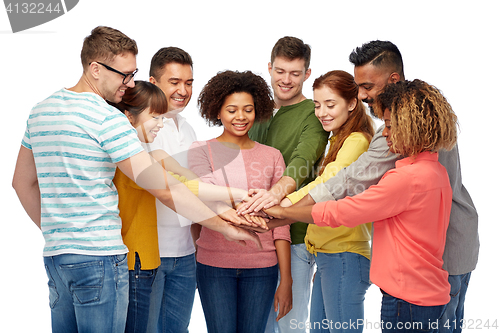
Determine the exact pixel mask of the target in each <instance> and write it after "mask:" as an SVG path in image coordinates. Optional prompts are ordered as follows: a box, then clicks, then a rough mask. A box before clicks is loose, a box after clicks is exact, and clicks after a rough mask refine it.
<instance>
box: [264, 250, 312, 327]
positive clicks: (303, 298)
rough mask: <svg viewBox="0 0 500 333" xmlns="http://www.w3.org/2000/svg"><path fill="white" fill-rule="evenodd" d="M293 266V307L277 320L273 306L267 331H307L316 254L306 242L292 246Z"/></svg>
mask: <svg viewBox="0 0 500 333" xmlns="http://www.w3.org/2000/svg"><path fill="white" fill-rule="evenodd" d="M290 251H291V268H292V280H293V285H292V297H293V307H292V310H290V312H288V314H287V315H286V316H284V317H283V318H281V319H280V321H279V322H276V316H277V313H276V312H274V307H271V314H270V316H269V319H268V323H267V326H266V333H274V332H275V333H305V332H306V329H305V326H304V325H305V323H306V321H307V320H308V318H309V300H310V298H311V281H312V277H313V274H314V255H313V254H311V253H309V251H307V248H306V244H304V243H301V244H293V245H291V246H290Z"/></svg>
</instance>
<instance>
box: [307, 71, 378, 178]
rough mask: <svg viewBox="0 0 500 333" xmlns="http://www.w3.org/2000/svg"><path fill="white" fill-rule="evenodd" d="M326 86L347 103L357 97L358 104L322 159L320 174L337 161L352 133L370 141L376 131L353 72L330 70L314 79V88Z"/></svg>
mask: <svg viewBox="0 0 500 333" xmlns="http://www.w3.org/2000/svg"><path fill="white" fill-rule="evenodd" d="M324 86H325V87H328V88H329V89H331V90H332V91H334V92H336V93H337V94H339V95H340V97H342V98H343V99H344V100H345V101H346V102H347V103H349V102H350V101H352V100H354V99H355V100H356V106H355V108H354V109H353V110H352V111H351V114H350V116H349V118H348V119H347V121H346V122H345V123H344V124H343V125H342V126H341V127H340V128H339V130H338V133H337V136H336V139H335V142H334V144H333V145H330V148H329V150H328V153H327V154H326V156H325V157H324V158H323V159H322V160H321V163H320V167H319V174H322V173H323V171H324V169H325V168H326V166H327V165H328V163H330V162H333V161H335V159H336V158H337V153H338V152H339V150H340V148H342V145H343V144H344V141H345V140H346V139H347V137H348V136H349V135H351V133H353V132H361V133H362V134H363V135H364V136H365V138H366V139H367V140H368V141H371V139H372V137H373V134H374V133H375V132H374V130H373V120H372V119H371V118H370V116H369V115H368V114H367V113H366V108H365V106H364V105H363V103H360V102H359V100H358V85H357V84H356V82H355V81H354V77H353V76H352V75H351V74H349V73H347V72H345V71H340V70H335V71H330V72H328V73H326V74H323V75H321V76H320V77H318V78H317V79H316V80H315V81H314V83H313V90H316V89H319V88H321V87H324Z"/></svg>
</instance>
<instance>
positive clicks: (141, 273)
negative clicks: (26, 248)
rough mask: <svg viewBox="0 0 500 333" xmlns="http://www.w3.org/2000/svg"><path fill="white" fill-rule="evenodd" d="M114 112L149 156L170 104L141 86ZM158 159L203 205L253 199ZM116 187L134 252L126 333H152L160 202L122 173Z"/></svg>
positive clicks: (127, 238) (164, 158) (164, 156)
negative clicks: (149, 329) (125, 120)
mask: <svg viewBox="0 0 500 333" xmlns="http://www.w3.org/2000/svg"><path fill="white" fill-rule="evenodd" d="M114 106H115V107H117V108H118V109H119V110H120V111H122V112H123V113H124V114H125V115H126V116H127V118H128V119H129V121H130V123H131V124H132V126H133V127H134V128H135V129H136V130H137V135H138V137H139V140H140V141H141V142H142V143H143V145H144V146H145V147H144V148H146V150H147V144H148V143H151V142H153V140H154V139H155V137H156V135H157V133H158V131H159V130H160V129H161V128H162V127H163V117H164V113H165V112H166V110H167V109H168V108H167V99H166V97H165V95H164V94H163V92H162V91H161V89H160V88H158V87H157V86H155V85H154V84H152V83H149V82H146V81H135V87H134V88H129V89H127V90H126V92H125V95H124V96H123V99H122V101H121V102H120V103H119V104H116V105H115V104H114ZM154 157H155V158H157V159H160V160H161V161H160V162H161V163H162V165H163V167H164V169H165V170H168V172H169V173H170V174H171V175H172V176H174V177H175V178H176V179H177V180H179V181H180V182H181V183H183V184H184V185H186V186H187V187H188V188H189V190H190V191H191V192H193V193H194V194H195V195H196V196H198V197H199V199H200V200H202V201H241V200H242V199H243V198H245V197H246V196H247V192H246V191H244V190H241V189H233V188H226V187H221V186H214V185H211V184H206V183H203V182H198V180H196V178H198V177H197V176H196V175H195V174H194V173H192V172H191V171H189V170H187V169H185V168H183V167H181V166H180V165H179V164H178V163H177V162H176V161H175V160H174V159H173V158H169V156H168V155H167V154H166V153H164V154H162V155H161V156H154ZM172 171H174V172H175V173H178V174H175V173H173V172H172ZM166 172H167V171H166ZM159 181H162V180H159ZM113 183H114V184H115V186H116V188H117V191H118V198H119V202H118V208H119V211H120V217H121V220H122V237H123V242H124V243H125V245H127V247H128V249H129V255H128V268H129V307H128V313H127V325H126V330H125V331H126V332H146V329H147V322H148V316H149V303H150V294H151V287H152V283H153V281H154V278H155V275H156V270H157V268H158V266H159V265H160V253H159V249H158V229H157V224H156V206H155V201H156V200H155V197H154V196H153V195H152V194H150V193H149V192H148V191H146V190H144V189H143V188H141V187H139V186H138V185H136V184H135V182H134V181H132V180H131V179H130V178H128V177H127V176H125V174H123V173H122V172H121V171H120V170H119V169H117V170H116V174H115V178H114V179H113ZM184 185H181V184H177V185H173V186H184ZM240 222H242V223H251V224H252V223H254V224H255V223H257V224H258V222H259V221H257V220H256V219H255V218H252V222H250V221H244V220H241V221H240ZM260 222H262V221H260Z"/></svg>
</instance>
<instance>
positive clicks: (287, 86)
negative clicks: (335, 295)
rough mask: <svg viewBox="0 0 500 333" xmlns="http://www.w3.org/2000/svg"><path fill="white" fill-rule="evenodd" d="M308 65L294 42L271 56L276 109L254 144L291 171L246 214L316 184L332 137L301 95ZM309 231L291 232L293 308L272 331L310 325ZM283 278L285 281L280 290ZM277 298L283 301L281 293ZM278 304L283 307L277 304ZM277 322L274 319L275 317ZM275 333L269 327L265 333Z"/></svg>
mask: <svg viewBox="0 0 500 333" xmlns="http://www.w3.org/2000/svg"><path fill="white" fill-rule="evenodd" d="M310 59H311V48H310V47H309V45H307V44H304V42H303V41H302V40H300V39H298V38H295V37H283V38H281V39H279V40H278V42H277V43H276V44H275V46H274V48H273V50H272V53H271V62H270V63H269V65H268V69H269V74H270V75H271V86H272V88H273V91H274V101H275V103H276V108H277V109H276V110H275V112H274V115H273V117H272V118H271V119H270V120H269V121H267V122H264V123H256V124H254V126H253V127H252V128H251V129H250V132H249V135H250V138H251V139H252V140H255V141H257V142H259V143H262V144H265V145H268V146H271V147H274V148H276V149H278V150H280V151H281V154H282V155H283V158H284V160H285V164H286V166H287V167H286V170H285V172H284V173H283V177H282V178H281V179H280V180H279V182H278V183H277V184H276V185H275V186H273V187H272V188H271V190H269V191H265V190H260V191H258V192H256V193H255V195H254V196H253V197H252V199H253V200H252V201H251V202H248V203H247V204H246V205H244V206H242V207H240V209H239V211H240V212H242V213H246V212H257V211H260V210H261V209H262V208H269V207H271V206H273V205H276V204H279V203H280V202H281V200H282V199H283V198H284V197H285V196H286V195H287V194H289V193H291V192H293V191H296V190H297V189H299V188H300V187H302V186H304V185H306V184H307V183H309V182H310V181H312V180H313V179H314V178H315V171H316V166H317V164H318V162H319V160H320V158H321V156H322V155H323V153H324V151H325V147H326V143H327V140H328V133H327V132H325V131H324V130H323V127H322V126H321V123H320V122H319V121H318V119H317V118H316V116H315V114H314V102H313V101H312V100H310V99H306V97H305V96H304V94H303V93H302V87H303V84H304V81H306V80H307V79H308V78H309V76H310V75H311V69H310V68H309V63H310ZM306 230H307V224H305V223H302V222H297V223H294V224H292V225H291V226H290V233H291V238H292V249H291V277H292V280H293V289H292V290H293V291H292V292H293V308H292V310H291V311H290V312H289V313H288V314H287V315H286V316H285V317H284V318H283V319H282V320H280V321H279V322H278V325H277V326H278V327H276V325H274V326H275V328H274V330H277V331H279V332H281V333H283V332H289V331H291V330H293V331H291V332H295V333H297V332H300V330H297V326H299V323H302V324H303V323H305V322H306V321H307V319H308V304H309V298H310V291H311V279H312V275H313V272H314V257H313V256H312V255H311V254H310V253H309V252H307V250H306V247H305V244H304V236H305V234H306ZM284 278H285V277H283V276H281V284H283V282H284V281H283V279H284ZM276 297H277V298H278V297H279V293H277V295H276ZM277 301H278V303H280V300H279V299H278V300H277ZM273 317H274V318H276V317H275V315H274V314H273ZM294 325H295V326H294ZM302 326H303V325H302ZM272 331H273V329H272V328H271V327H270V325H268V328H267V332H272ZM304 332H305V330H304Z"/></svg>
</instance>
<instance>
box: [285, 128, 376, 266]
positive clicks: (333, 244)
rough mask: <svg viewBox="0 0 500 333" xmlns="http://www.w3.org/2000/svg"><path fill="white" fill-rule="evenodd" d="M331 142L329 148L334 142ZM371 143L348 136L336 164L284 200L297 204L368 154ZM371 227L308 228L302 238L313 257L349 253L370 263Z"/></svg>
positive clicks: (362, 136)
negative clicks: (318, 186) (315, 188)
mask: <svg viewBox="0 0 500 333" xmlns="http://www.w3.org/2000/svg"><path fill="white" fill-rule="evenodd" d="M335 139H336V138H335V137H332V138H330V147H331V145H332V144H333V143H334V142H335ZM369 145H370V141H368V140H367V139H366V138H365V136H364V135H363V134H362V133H360V132H354V133H351V135H349V136H348V137H347V139H346V140H345V141H344V144H343V145H342V147H341V148H340V150H339V152H338V153H337V157H336V159H335V161H333V162H330V163H328V165H327V166H326V167H325V169H324V171H323V173H322V174H321V175H320V176H318V177H316V179H315V180H313V181H312V182H310V183H309V184H307V185H306V186H304V187H303V188H301V189H300V190H298V191H296V192H294V193H292V194H290V195H288V196H287V198H288V199H290V201H292V203H296V202H297V201H299V200H300V199H302V198H303V197H304V196H305V195H307V194H308V193H309V191H310V190H312V189H313V188H314V187H316V186H317V185H318V184H321V183H324V182H326V181H327V180H328V179H330V178H332V177H334V176H335V175H336V174H337V172H339V171H340V170H341V169H343V168H345V167H347V166H348V165H349V164H351V163H352V162H354V161H356V160H357V159H358V157H359V156H360V155H361V154H363V153H364V152H365V151H367V150H368V146H369ZM370 239H371V223H367V224H362V225H359V226H357V227H355V228H347V227H344V226H341V227H339V228H331V227H318V226H317V225H315V224H310V225H309V227H308V228H307V234H306V237H305V238H304V242H305V243H306V246H307V250H308V251H309V252H311V253H313V254H317V252H324V253H341V252H352V253H357V254H360V255H362V256H364V257H366V258H368V259H370V243H369V241H370Z"/></svg>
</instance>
